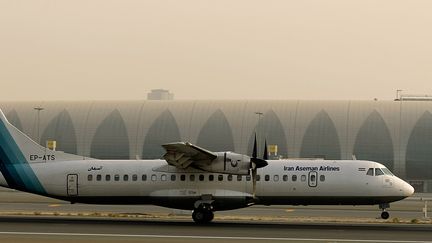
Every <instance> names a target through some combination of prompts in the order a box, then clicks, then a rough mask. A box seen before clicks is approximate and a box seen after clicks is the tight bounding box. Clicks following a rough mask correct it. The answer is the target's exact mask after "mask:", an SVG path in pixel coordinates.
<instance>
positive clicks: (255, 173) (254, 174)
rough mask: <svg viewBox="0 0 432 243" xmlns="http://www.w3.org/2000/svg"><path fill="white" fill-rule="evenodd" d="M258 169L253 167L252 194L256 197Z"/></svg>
mask: <svg viewBox="0 0 432 243" xmlns="http://www.w3.org/2000/svg"><path fill="white" fill-rule="evenodd" d="M256 183H257V169H256V168H255V169H252V196H253V198H254V199H255V198H256Z"/></svg>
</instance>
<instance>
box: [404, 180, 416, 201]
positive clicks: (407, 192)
mask: <svg viewBox="0 0 432 243" xmlns="http://www.w3.org/2000/svg"><path fill="white" fill-rule="evenodd" d="M404 183H405V185H404V188H403V192H404V195H405V196H406V197H410V196H412V195H413V194H414V187H412V186H411V185H410V184H408V183H406V182H404Z"/></svg>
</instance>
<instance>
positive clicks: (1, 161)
mask: <svg viewBox="0 0 432 243" xmlns="http://www.w3.org/2000/svg"><path fill="white" fill-rule="evenodd" d="M81 159H83V157H81V156H78V155H73V154H67V153H63V152H58V151H52V150H50V149H46V148H44V147H42V146H40V145H39V144H37V143H36V142H35V141H33V140H32V139H31V138H29V137H28V136H27V135H25V134H24V133H22V132H21V131H20V130H18V129H17V128H16V127H14V126H13V125H12V124H10V123H9V121H8V120H7V118H6V116H5V115H4V114H3V111H2V110H1V109H0V171H1V173H2V175H3V176H4V177H5V179H6V182H7V183H8V186H9V187H10V188H14V189H17V190H22V191H27V192H33V193H38V194H45V190H44V189H43V187H42V185H41V183H40V182H39V180H38V179H37V176H36V174H35V173H34V171H33V169H32V168H31V166H30V163H43V162H47V161H66V160H81Z"/></svg>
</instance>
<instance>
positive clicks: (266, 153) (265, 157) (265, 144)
mask: <svg viewBox="0 0 432 243" xmlns="http://www.w3.org/2000/svg"><path fill="white" fill-rule="evenodd" d="M263 159H264V160H268V151H267V139H266V140H265V141H264V155H263Z"/></svg>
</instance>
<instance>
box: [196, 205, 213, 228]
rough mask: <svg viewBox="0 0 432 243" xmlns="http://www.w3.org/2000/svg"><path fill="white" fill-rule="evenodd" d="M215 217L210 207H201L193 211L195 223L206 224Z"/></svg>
mask: <svg viewBox="0 0 432 243" xmlns="http://www.w3.org/2000/svg"><path fill="white" fill-rule="evenodd" d="M213 218H214V214H213V211H211V209H210V208H204V207H200V208H197V209H195V210H194V211H193V213H192V219H193V220H194V221H195V223H198V224H206V223H209V222H210V221H212V220H213Z"/></svg>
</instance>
